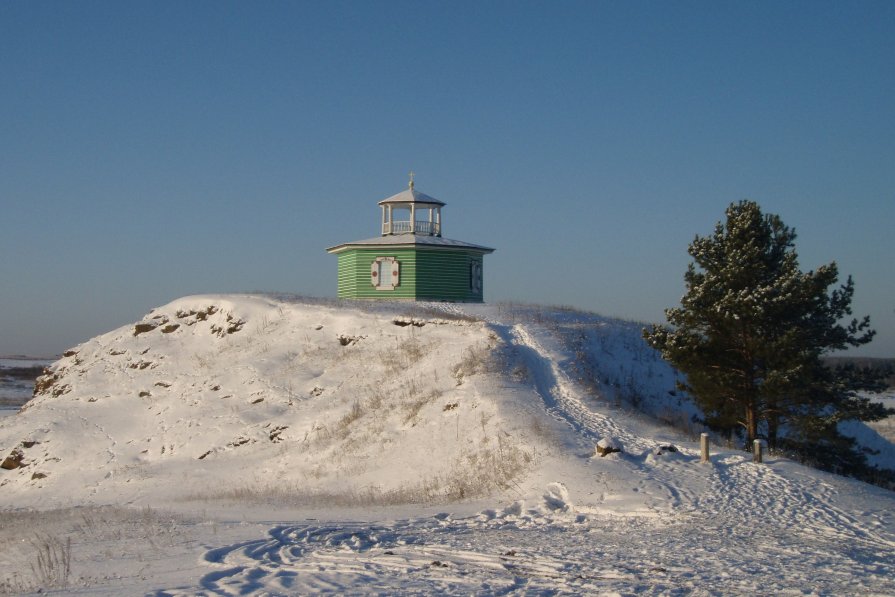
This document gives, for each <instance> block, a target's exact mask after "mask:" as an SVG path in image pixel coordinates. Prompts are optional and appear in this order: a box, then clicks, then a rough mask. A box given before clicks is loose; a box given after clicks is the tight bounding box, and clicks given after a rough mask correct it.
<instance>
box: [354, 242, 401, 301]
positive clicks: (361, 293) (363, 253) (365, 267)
mask: <svg viewBox="0 0 895 597" xmlns="http://www.w3.org/2000/svg"><path fill="white" fill-rule="evenodd" d="M377 257H394V258H395V259H397V260H398V261H399V262H400V263H401V277H400V282H399V284H398V286H397V287H396V288H395V289H394V290H377V289H376V287H375V286H373V284H372V283H371V282H370V265H371V264H372V263H373V261H375V260H376V258H377ZM415 279H416V252H415V251H414V250H413V249H400V250H389V249H349V250H347V251H344V252H342V253H339V292H338V295H339V298H377V299H413V298H416V283H415Z"/></svg>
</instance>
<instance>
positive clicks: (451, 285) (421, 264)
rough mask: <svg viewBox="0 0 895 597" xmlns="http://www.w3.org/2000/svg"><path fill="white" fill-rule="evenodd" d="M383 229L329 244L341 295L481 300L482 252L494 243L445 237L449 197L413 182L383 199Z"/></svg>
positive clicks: (344, 296)
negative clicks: (438, 195) (436, 195)
mask: <svg viewBox="0 0 895 597" xmlns="http://www.w3.org/2000/svg"><path fill="white" fill-rule="evenodd" d="M379 206H380V207H381V208H382V222H381V223H382V234H381V235H380V236H376V237H374V238H368V239H366V240H357V241H353V242H348V243H343V244H341V245H336V246H334V247H330V248H328V249H327V250H326V251H327V252H328V253H332V254H334V255H336V256H337V257H338V259H339V291H338V296H339V298H346V299H389V300H393V299H407V300H418V301H453V302H467V303H481V302H482V301H483V299H484V285H483V281H484V267H483V260H484V256H485V255H486V254H488V253H493V252H494V249H491V248H489V247H483V246H481V245H475V244H472V243H467V242H463V241H459V240H451V239H447V238H444V237H443V236H442V235H441V232H442V208H443V207H444V206H445V203H444V202H442V201H439V200H438V199H435V198H434V197H430V196H429V195H426V194H424V193H420V192H419V191H417V190H416V189H414V184H413V175H412V174H411V178H410V185H409V188H408V189H407V190H405V191H402V192H400V193H398V194H397V195H393V196H391V197H389V198H388V199H383V200H382V201H380V202H379Z"/></svg>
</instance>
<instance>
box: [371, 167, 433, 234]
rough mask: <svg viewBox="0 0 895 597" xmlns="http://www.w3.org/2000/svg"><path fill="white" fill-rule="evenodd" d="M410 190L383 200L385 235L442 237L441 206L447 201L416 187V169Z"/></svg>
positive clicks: (409, 186)
mask: <svg viewBox="0 0 895 597" xmlns="http://www.w3.org/2000/svg"><path fill="white" fill-rule="evenodd" d="M407 186H408V188H407V190H406V191H401V192H400V193H398V194H397V195H392V196H391V197H389V198H388V199H383V200H382V201H380V202H379V206H380V207H382V236H392V235H397V234H415V235H418V236H441V208H442V207H444V206H445V203H444V202H442V201H439V200H438V199H436V198H434V197H430V196H429V195H426V194H425V193H420V192H419V191H417V190H415V189H414V188H413V172H411V173H410V183H409V184H408V185H407Z"/></svg>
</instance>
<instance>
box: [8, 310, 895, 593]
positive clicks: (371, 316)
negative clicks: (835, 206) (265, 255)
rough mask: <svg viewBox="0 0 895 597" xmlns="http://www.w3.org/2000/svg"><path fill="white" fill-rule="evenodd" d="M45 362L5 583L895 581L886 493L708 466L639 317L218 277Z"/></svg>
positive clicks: (297, 589) (707, 584)
mask: <svg viewBox="0 0 895 597" xmlns="http://www.w3.org/2000/svg"><path fill="white" fill-rule="evenodd" d="M66 354H69V353H66ZM52 370H53V373H54V375H55V376H56V379H55V381H54V382H53V383H52V384H51V385H48V386H46V387H45V388H44V389H43V391H42V392H41V393H40V394H39V395H38V396H37V397H36V398H35V399H34V400H32V401H31V402H29V403H28V405H27V406H26V408H24V409H23V410H22V411H21V412H19V413H18V414H16V415H14V416H6V417H2V418H0V458H5V457H6V456H7V455H9V454H10V453H11V452H12V451H13V450H16V449H18V450H20V451H21V452H22V454H23V458H24V459H23V461H22V462H23V464H24V465H25V466H22V467H19V468H16V469H13V470H0V509H2V513H0V514H2V516H3V520H4V523H3V525H2V527H0V566H2V568H0V570H2V572H0V592H3V590H5V591H9V592H28V591H37V590H38V589H41V588H63V587H64V588H66V591H67V592H69V593H83V594H91V595H94V594H100V595H103V594H105V595H116V594H121V593H129V594H139V593H143V594H155V595H195V594H200V595H229V594H259V593H260V594H271V595H282V594H308V593H312V592H313V593H316V592H334V593H445V594H469V593H481V594H497V593H507V592H509V593H526V594H527V593H536V594H541V593H546V594H582V593H591V594H632V593H650V594H680V593H695V594H718V593H722V594H726V593H745V592H751V593H780V592H791V593H799V594H855V593H878V594H891V593H893V592H895V580H893V579H895V519H893V514H892V512H895V508H893V506H895V500H893V494H892V493H891V492H888V491H885V490H882V489H879V488H876V487H873V486H870V485H866V484H863V483H859V482H856V481H853V480H850V479H846V478H842V477H837V476H834V475H830V474H827V473H823V472H820V471H817V470H813V469H809V468H805V467H803V466H800V465H798V464H796V463H793V462H791V461H788V460H785V459H782V458H777V457H775V456H773V455H770V456H766V458H765V462H764V464H761V465H758V464H754V463H752V461H751V456H750V455H748V454H745V453H743V452H738V451H734V450H730V449H726V448H723V447H719V446H718V445H714V446H713V447H712V459H711V462H710V463H701V462H700V461H699V447H698V443H697V440H698V433H699V432H701V431H702V429H700V428H696V427H693V426H692V425H690V423H689V421H690V420H691V416H692V414H693V413H694V412H695V411H694V407H693V406H692V405H690V404H689V403H687V402H686V401H685V400H684V399H683V398H682V397H680V396H678V395H676V394H672V393H670V392H671V391H673V388H674V372H673V371H672V370H671V369H670V368H668V367H667V365H665V364H664V363H663V362H662V361H661V359H659V358H658V357H657V355H655V353H653V352H652V351H651V350H649V349H648V348H646V347H645V345H644V344H643V343H642V341H640V339H639V326H637V324H633V323H630V322H621V321H616V320H610V319H606V318H602V317H599V316H595V315H590V314H584V313H579V312H575V311H571V310H568V309H557V308H546V307H536V306H524V305H446V304H423V305H420V304H408V303H399V304H394V303H344V304H343V303H328V302H326V301H319V300H318V301H309V300H303V299H299V298H295V297H285V296H279V297H273V296H236V295H207V296H195V297H187V298H184V299H179V300H177V301H174V302H172V303H170V304H168V305H165V306H163V307H160V308H158V309H155V310H154V311H153V312H151V313H149V314H148V315H147V316H146V317H145V318H144V319H143V320H142V321H141V322H138V323H137V324H135V325H129V326H124V327H122V328H119V329H118V330H114V331H112V332H109V333H108V334H104V335H102V336H98V337H97V338H94V339H91V340H89V341H87V342H85V343H84V344H82V345H80V346H78V347H75V348H74V349H73V351H71V356H68V357H64V358H62V359H60V360H59V361H57V362H56V363H55V364H54V365H53V366H52ZM644 413H646V415H645V414H644ZM647 415H648V416H647ZM666 423H674V424H676V425H677V427H671V426H669V425H667V424H666ZM866 429H868V428H867V427H866V426H864V427H861V428H860V429H859V432H860V433H861V434H864V433H865V430H866ZM877 437H880V436H879V435H877ZM880 439H881V441H885V440H884V439H882V438H880ZM603 440H606V442H607V443H613V444H616V445H618V446H619V447H621V448H622V449H623V451H622V452H619V453H614V454H611V455H609V456H607V457H603V458H601V457H600V456H596V455H595V454H594V448H595V446H596V445H597V444H598V443H599V442H601V441H603ZM880 445H881V446H885V445H886V444H880ZM887 445H888V449H890V450H891V443H890V442H889V443H888V444H887ZM26 446H27V447H26ZM891 462H895V460H893V461H891ZM35 473H40V475H36V474H35ZM38 554H41V555H40V557H38ZM66 556H67V557H68V558H69V565H68V566H66V565H65V562H66Z"/></svg>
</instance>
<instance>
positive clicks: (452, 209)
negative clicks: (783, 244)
mask: <svg viewBox="0 0 895 597" xmlns="http://www.w3.org/2000/svg"><path fill="white" fill-rule="evenodd" d="M893 31H895V2H891V1H883V2H860V1H856V2H829V3H827V2H819V1H810V2H778V1H769V2H597V1H587V2H565V1H564V2H538V3H528V2H520V1H513V2H493V1H487V2H418V1H414V2H372V1H356V2H330V1H327V2H313V3H301V2H263V3H257V2H253V3H228V2H218V1H215V2H179V1H178V2H157V1H154V2H142V3H134V2H118V1H115V2H3V3H0V73H2V83H0V354H9V353H31V354H35V353H37V354H53V353H58V352H60V351H62V350H64V349H65V348H67V347H70V346H72V345H74V344H77V343H79V342H82V341H84V340H86V339H88V338H90V337H92V336H94V335H96V334H98V333H101V332H105V331H108V330H111V329H113V328H115V327H117V326H120V325H123V324H126V323H129V322H132V321H135V320H137V319H139V318H140V317H142V316H143V315H144V314H145V313H146V312H147V311H148V310H149V309H150V308H152V307H154V306H158V305H161V304H164V303H166V302H168V301H170V300H173V299H175V298H177V297H180V296H184V295H188V294H196V293H218V292H241V291H252V290H271V291H283V292H297V293H304V294H310V295H317V296H334V295H335V285H336V260H335V257H333V256H331V255H328V254H326V253H325V252H324V248H325V247H327V246H332V245H335V244H338V243H340V242H344V241H349V240H356V239H360V238H368V237H371V236H375V235H376V234H377V233H378V222H379V220H378V218H379V210H378V207H377V206H376V202H377V201H379V200H381V199H383V198H385V197H387V196H389V195H392V194H394V193H396V192H399V191H401V190H402V189H404V188H405V187H406V184H407V172H408V171H409V170H411V169H413V170H414V171H415V172H416V173H417V177H416V183H417V188H418V189H419V190H421V191H423V192H425V193H428V194H431V195H433V196H435V197H437V198H439V199H441V200H442V201H445V202H446V203H447V204H448V205H447V207H446V208H445V211H444V219H445V236H447V237H450V238H456V239H459V240H465V241H469V242H475V243H480V244H485V245H488V246H492V247H496V248H497V252H496V253H494V254H493V255H490V256H489V257H488V258H487V259H486V264H485V265H486V267H485V269H486V273H485V275H486V277H485V290H486V298H487V299H488V300H490V301H495V300H520V301H526V302H542V303H554V304H556V303H558V304H568V305H574V306H577V307H581V308H585V309H589V310H593V311H597V312H599V313H603V314H606V315H616V316H622V317H626V318H632V319H638V320H645V321H659V320H662V319H663V309H664V308H666V307H671V306H675V305H677V304H679V301H680V297H681V295H682V294H683V291H684V285H683V273H684V270H685V268H686V265H687V263H688V262H689V261H690V259H689V257H688V255H687V252H686V251H687V245H688V243H689V242H690V241H691V240H692V239H693V237H694V235H696V234H708V233H709V232H710V231H711V230H712V226H713V225H714V223H715V222H717V221H718V220H720V219H722V218H723V214H724V209H725V207H726V206H727V205H728V204H729V203H730V202H732V201H737V200H739V199H743V198H749V199H753V200H755V201H757V202H758V203H759V204H760V205H761V206H762V207H763V209H764V210H765V211H766V212H771V213H777V214H779V215H780V216H781V217H782V218H783V220H784V222H786V223H787V224H788V225H790V226H792V227H795V228H796V230H797V232H798V233H799V238H798V240H797V249H798V252H799V255H800V263H801V265H802V268H803V269H805V270H808V269H814V268H816V267H818V266H820V265H822V264H825V263H828V262H830V261H836V262H837V263H838V264H839V266H840V271H841V272H842V273H843V274H844V275H847V274H852V275H853V276H854V278H855V283H856V289H857V292H856V298H855V301H854V308H855V314H856V315H864V314H869V315H870V316H871V319H872V322H873V324H874V327H875V328H876V329H877V330H878V332H879V333H878V336H877V339H876V341H874V342H873V343H872V344H871V345H869V346H868V347H867V348H866V349H864V350H863V351H862V352H861V354H871V355H876V356H895V312H893V311H895V258H893V257H895V234H893V232H895V35H893Z"/></svg>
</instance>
